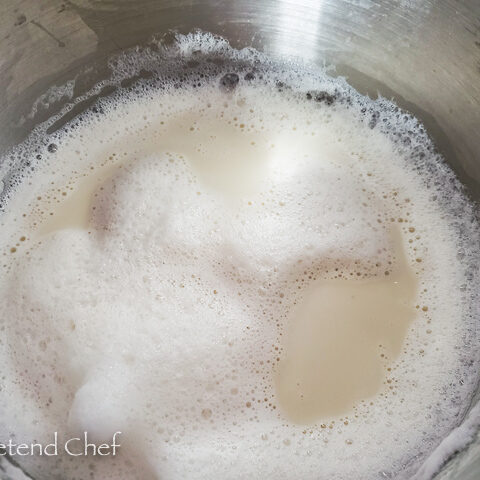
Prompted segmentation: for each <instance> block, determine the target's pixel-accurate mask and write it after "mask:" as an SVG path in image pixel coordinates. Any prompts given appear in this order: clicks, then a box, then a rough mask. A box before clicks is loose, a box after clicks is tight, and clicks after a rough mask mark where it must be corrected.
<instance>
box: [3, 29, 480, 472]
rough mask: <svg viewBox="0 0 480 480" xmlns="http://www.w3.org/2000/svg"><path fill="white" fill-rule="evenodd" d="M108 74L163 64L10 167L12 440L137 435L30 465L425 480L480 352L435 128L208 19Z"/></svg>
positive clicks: (467, 257)
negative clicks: (221, 32)
mask: <svg viewBox="0 0 480 480" xmlns="http://www.w3.org/2000/svg"><path fill="white" fill-rule="evenodd" d="M158 65H161V66H162V68H161V69H160V70H155V68H158ZM112 69H113V71H114V74H113V78H112V83H113V84H116V85H120V83H121V80H122V79H124V78H128V77H132V76H134V75H136V74H137V73H138V72H139V71H140V70H141V69H144V70H145V69H146V70H148V71H151V72H153V74H152V75H151V76H150V77H149V78H148V79H144V80H139V81H137V83H136V84H134V86H133V87H131V88H123V89H122V88H119V89H118V90H117V92H116V93H115V94H113V95H112V96H111V97H108V98H105V99H102V100H101V101H99V102H98V103H97V105H96V106H95V108H94V109H93V110H90V111H89V112H87V113H84V114H82V118H81V119H75V120H73V121H72V122H70V123H68V124H66V125H65V126H64V127H62V128H61V129H60V130H59V131H57V132H56V133H53V134H49V135H48V134H47V133H46V130H47V129H48V127H49V126H50V125H52V124H53V123H54V122H55V121H57V120H58V119H53V120H52V121H51V122H50V123H49V124H46V125H44V126H42V127H40V128H39V130H38V131H37V132H34V134H33V135H32V138H31V139H29V140H28V141H27V142H26V143H25V144H24V145H22V146H19V147H17V149H16V150H14V151H13V152H12V153H11V154H10V158H13V159H14V161H15V162H17V164H18V165H16V170H15V169H14V167H15V165H13V164H11V165H8V162H9V160H8V158H7V157H6V158H5V159H4V161H3V163H2V165H3V166H4V167H5V166H7V167H8V168H10V169H11V170H14V171H15V172H16V173H15V174H10V175H9V176H8V177H5V178H6V180H5V181H4V182H5V191H4V195H3V201H4V203H5V205H6V207H5V208H4V210H5V211H4V213H3V214H2V217H1V228H2V245H1V247H2V252H1V253H2V255H3V259H4V261H3V264H2V269H3V271H2V276H1V277H0V318H1V325H0V328H1V329H2V332H3V335H2V338H1V341H0V358H1V360H2V365H3V378H2V384H1V391H0V398H1V401H2V406H3V407H4V409H3V411H2V413H1V414H0V427H1V428H0V432H2V435H4V437H5V438H6V439H8V437H11V436H15V438H16V439H17V440H18V441H23V442H26V443H31V442H32V441H33V440H35V441H39V442H44V443H48V442H49V441H51V437H52V433H53V432H55V431H58V432H59V435H60V436H61V437H62V438H70V437H73V436H78V435H80V434H81V432H85V431H88V432H89V435H90V438H91V439H92V440H94V441H97V442H109V441H111V439H112V435H113V433H115V432H117V431H121V432H122V437H121V444H122V447H121V449H120V453H119V454H118V455H117V456H116V457H109V458H106V457H105V458H102V459H92V458H89V457H68V456H66V455H58V456H56V457H49V458H47V457H35V456H33V457H31V456H30V457H28V456H27V457H23V458H22V459H20V460H19V462H20V464H21V465H22V467H23V468H24V469H25V470H26V471H27V472H29V474H30V475H31V476H32V477H33V478H36V479H39V480H40V479H49V480H52V479H57V478H58V479H60V478H61V479H63V480H65V479H72V480H73V479H74V478H82V479H83V478H94V479H102V480H104V479H109V478H112V479H113V478H114V479H136V478H138V479H142V480H145V479H150V478H151V479H157V478H162V479H177V478H178V479H180V478H189V479H207V478H208V479H212V478H213V479H217V478H218V479H220V478H238V479H240V478H258V479H260V478H261V479H264V478H276V479H296V478H303V479H318V478H321V479H324V478H325V479H326V478H328V479H350V478H362V479H363V478H365V479H384V478H396V479H402V478H415V477H414V476H415V473H416V472H417V471H418V469H419V468H420V465H421V463H422V462H423V460H424V459H425V458H427V457H429V456H430V459H431V458H432V455H434V452H435V447H436V446H437V445H438V443H439V442H440V440H441V439H442V438H444V437H445V436H446V435H448V433H449V432H450V431H451V430H452V428H454V427H456V426H457V425H458V424H459V423H460V420H461V419H462V417H463V415H464V413H465V409H466V406H467V405H468V401H469V399H470V398H471V392H472V391H473V388H474V385H475V382H476V372H477V369H478V355H477V353H476V345H477V340H478V339H477V337H476V333H475V332H476V327H477V317H476V314H475V312H476V311H475V308H476V305H477V303H476V302H477V300H478V299H477V292H476V291H475V279H476V276H475V275H476V273H475V272H474V271H473V270H472V269H471V265H475V264H478V262H477V260H478V250H477V247H478V242H472V239H474V238H477V236H478V227H477V224H476V222H475V220H474V218H473V214H472V210H471V207H470V205H469V204H468V202H467V201H466V199H465V198H464V197H463V195H462V193H461V191H460V190H459V188H458V185H457V184H456V181H455V179H454V177H453V174H452V173H451V172H450V171H449V170H448V169H447V168H446V167H445V165H444V164H443V163H442V160H441V158H440V157H439V156H438V155H437V154H436V153H435V152H434V149H433V148H432V145H431V142H430V140H429V139H428V137H427V136H426V134H425V132H424V129H423V127H422V126H421V125H420V124H419V123H418V122H417V121H416V120H415V119H414V118H412V117H411V116H409V115H408V114H406V113H405V112H402V111H401V110H399V109H398V107H396V106H395V105H393V104H391V103H389V102H387V101H384V100H381V99H380V100H378V101H372V100H370V99H367V98H364V97H361V96H360V95H358V94H357V93H356V92H355V91H354V90H352V89H351V88H350V87H348V85H347V84H346V82H345V81H344V80H342V79H332V78H330V77H329V76H328V75H327V74H326V72H324V71H318V70H311V69H308V68H307V67H304V66H298V65H292V64H276V63H273V62H271V61H270V60H269V59H268V58H266V57H263V56H261V55H260V54H258V53H257V52H253V51H250V50H249V51H241V52H238V51H235V50H232V49H230V47H228V45H226V43H225V42H224V41H223V40H221V39H218V38H214V37H212V36H210V35H206V34H195V35H191V36H188V37H180V38H179V39H177V42H176V43H175V44H174V45H173V46H170V47H168V48H166V47H163V46H161V45H160V46H159V48H157V49H152V50H149V49H147V50H145V51H135V52H132V53H127V54H125V55H124V56H121V57H118V58H117V59H116V60H115V62H114V63H112ZM12 162H13V160H12ZM27 164H28V166H33V172H32V173H28V171H29V170H28V168H26V166H25V165H27ZM432 452H433V453H432ZM442 455H443V456H444V452H443V453H442ZM442 458H443V457H442ZM433 465H435V462H433ZM429 469H430V471H435V468H434V467H432V461H430V464H429ZM419 475H423V474H422V473H420V474H419ZM418 478H425V477H422V476H419V477H418Z"/></svg>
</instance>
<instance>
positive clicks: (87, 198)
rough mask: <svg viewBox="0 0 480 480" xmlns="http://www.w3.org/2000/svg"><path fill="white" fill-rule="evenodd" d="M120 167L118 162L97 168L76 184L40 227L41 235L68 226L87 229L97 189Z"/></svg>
mask: <svg viewBox="0 0 480 480" xmlns="http://www.w3.org/2000/svg"><path fill="white" fill-rule="evenodd" d="M119 168H120V166H119V165H117V164H110V165H106V166H104V167H101V168H97V169H95V170H94V171H93V172H92V173H91V174H89V175H87V176H86V177H84V178H83V179H82V180H81V181H79V182H78V184H77V185H76V186H75V190H74V191H73V192H72V194H71V195H70V196H69V197H68V198H67V199H66V200H65V201H63V202H62V203H61V204H60V205H59V206H58V207H57V208H56V209H55V211H54V212H53V215H52V216H51V217H48V218H47V219H46V220H45V221H44V222H43V223H42V225H41V227H40V229H39V233H40V235H46V234H48V233H52V232H55V231H57V230H63V229H67V228H77V229H87V228H88V226H89V224H90V218H91V205H92V200H93V195H94V193H95V191H96V190H97V189H98V188H99V187H100V186H101V185H102V184H103V183H105V182H106V181H107V179H108V178H110V177H111V176H112V175H114V173H115V172H116V171H117V170H118V169H119Z"/></svg>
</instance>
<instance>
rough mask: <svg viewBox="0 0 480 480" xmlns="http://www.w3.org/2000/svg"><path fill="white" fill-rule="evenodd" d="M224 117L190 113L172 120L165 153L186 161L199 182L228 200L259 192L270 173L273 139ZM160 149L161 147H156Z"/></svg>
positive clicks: (165, 138) (164, 139) (164, 137)
mask: <svg viewBox="0 0 480 480" xmlns="http://www.w3.org/2000/svg"><path fill="white" fill-rule="evenodd" d="M246 130H247V127H246V126H242V127H240V126H234V125H230V124H228V123H227V122H225V120H223V119H221V118H215V117H213V118H208V117H207V118H202V119H201V121H199V117H198V115H197V114H194V113H186V114H184V115H182V116H181V117H180V118H179V119H177V120H175V121H171V122H169V123H168V125H167V126H166V128H165V132H164V133H163V135H162V141H161V150H163V151H164V152H167V151H168V152H174V153H176V154H177V155H182V156H183V157H185V158H186V160H187V161H188V163H189V165H190V166H191V168H192V170H193V172H194V173H195V175H196V176H197V177H198V179H199V180H200V181H201V182H202V183H203V184H204V185H205V186H207V187H210V188H213V189H215V190H216V191H217V192H221V193H222V194H223V195H225V196H227V197H239V196H244V195H248V194H251V193H255V192H257V191H258V190H259V189H260V185H261V182H262V179H263V178H265V175H266V174H267V171H268V163H269V158H270V156H271V150H270V145H271V139H269V138H268V136H267V135H266V134H261V133H258V132H250V131H246ZM156 148H157V149H158V145H157V147H156Z"/></svg>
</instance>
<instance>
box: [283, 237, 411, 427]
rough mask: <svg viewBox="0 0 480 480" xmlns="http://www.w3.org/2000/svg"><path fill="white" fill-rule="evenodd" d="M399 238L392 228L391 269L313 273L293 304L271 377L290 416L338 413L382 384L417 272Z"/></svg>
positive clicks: (397, 348)
mask: <svg viewBox="0 0 480 480" xmlns="http://www.w3.org/2000/svg"><path fill="white" fill-rule="evenodd" d="M401 242H402V240H401V237H400V234H399V233H398V232H395V247H396V248H395V250H396V252H395V253H396V258H397V262H398V263H397V266H396V268H395V269H394V271H393V272H392V273H390V272H388V273H389V275H385V276H383V277H380V278H373V279H368V280H350V279H335V280H318V281H316V282H314V283H313V284H312V285H311V286H310V287H309V288H308V290H307V292H306V293H305V294H304V295H305V298H303V299H302V301H301V302H300V304H299V305H296V306H295V307H294V309H293V312H292V318H291V319H289V322H290V325H289V327H288V329H289V332H288V334H287V339H286V340H285V357H284V359H283V360H282V361H281V363H280V365H279V367H278V371H277V375H276V379H275V380H276V388H277V397H278V401H279V403H280V405H281V406H282V407H283V408H284V409H285V412H286V413H287V414H288V416H289V418H291V419H292V420H294V421H296V422H301V423H305V424H308V423H312V422H314V421H315V420H317V419H319V418H325V416H328V415H330V416H334V415H341V414H343V413H345V412H349V411H350V410H351V408H352V406H353V405H355V403H357V402H359V401H361V400H362V399H365V398H370V397H371V396H372V395H374V394H375V393H377V392H378V391H379V390H380V388H381V386H382V383H383V382H384V381H385V367H386V366H387V365H389V364H390V363H391V362H392V360H395V359H396V358H397V357H398V355H399V354H400V352H401V349H402V346H403V342H404V340H405V335H406V333H407V329H408V327H409V326H410V323H411V321H412V320H413V319H414V318H415V308H414V305H415V299H416V297H417V294H418V290H417V279H416V276H415V273H414V272H413V271H412V269H411V268H410V267H409V265H408V260H407V258H406V257H405V255H404V252H403V246H402V245H401ZM392 380H393V379H392V378H391V376H388V380H387V382H388V383H391V382H392Z"/></svg>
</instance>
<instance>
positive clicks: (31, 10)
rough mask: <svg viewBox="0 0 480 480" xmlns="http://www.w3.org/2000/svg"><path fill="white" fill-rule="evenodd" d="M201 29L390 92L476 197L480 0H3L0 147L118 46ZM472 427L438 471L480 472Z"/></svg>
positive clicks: (89, 81) (71, 91)
mask: <svg viewBox="0 0 480 480" xmlns="http://www.w3.org/2000/svg"><path fill="white" fill-rule="evenodd" d="M195 28H200V29H202V30H205V31H211V32H213V33H217V34H220V35H222V36H224V37H225V38H227V39H228V40H229V41H230V43H231V44H232V46H234V47H244V46H253V47H255V48H257V49H259V50H262V51H265V52H267V53H270V54H272V55H279V56H294V57H301V58H303V59H306V60H308V61H311V62H316V63H321V62H327V63H331V64H334V65H335V66H336V73H337V74H339V75H344V76H346V77H347V78H348V81H349V82H350V83H351V84H352V85H353V86H354V87H355V88H356V89H357V90H359V91H360V92H362V93H368V94H369V95H370V96H376V95H377V94H381V95H383V96H385V97H389V98H394V100H395V102H396V103H397V104H399V105H400V106H401V107H403V108H405V109H406V110H409V111H410V112H412V113H413V114H414V115H416V116H417V117H418V118H420V119H421V120H422V121H423V122H424V124H425V125H426V126H427V129H428V131H429V132H430V134H431V136H432V137H433V139H434V141H435V142H436V144H437V146H438V148H439V150H440V151H441V152H442V153H443V154H444V156H445V157H446V159H447V161H448V162H449V163H450V164H451V165H452V167H453V168H454V169H455V171H456V172H457V174H458V176H459V178H460V180H461V181H462V182H463V183H464V184H465V185H466V186H467V188H468V190H469V193H470V195H471V196H472V198H473V199H474V200H475V201H478V200H479V199H480V134H479V131H480V0H290V1H289V0H41V1H39V0H0V87H1V88H0V151H4V150H5V149H7V148H8V147H10V146H12V145H14V144H16V143H18V142H19V141H21V140H22V139H23V138H25V136H26V135H27V134H28V133H29V132H30V131H31V130H32V128H33V127H34V126H35V125H37V124H38V123H39V122H42V121H44V120H46V119H47V118H48V117H50V116H51V115H53V114H55V113H56V112H58V111H59V110H60V109H61V107H62V106H63V105H64V104H65V102H67V101H71V100H72V99H74V98H76V97H78V96H80V95H82V94H83V93H84V92H85V91H87V90H89V89H90V88H91V87H92V85H94V84H95V83H96V82H98V81H99V80H101V79H103V78H104V77H106V76H107V75H108V68H107V62H106V60H107V58H108V57H109V56H110V55H112V54H113V53H115V52H119V51H121V50H123V49H126V48H129V47H132V46H134V45H141V44H144V43H146V42H147V41H148V40H149V39H150V38H151V36H152V35H153V34H163V33H165V32H167V31H169V30H170V29H175V30H177V31H179V32H181V33H187V32H189V31H191V30H193V29H195ZM72 79H75V83H74V84H73V83H67V82H68V81H70V80H72ZM66 83H67V88H65V89H64V95H62V94H60V95H59V94H58V90H57V91H56V93H55V96H53V93H52V90H49V89H50V88H51V87H52V86H55V85H56V86H60V85H64V84H66ZM42 95H43V96H42ZM1 185H2V184H1V183H0V188H1ZM479 397H480V394H477V398H476V399H474V401H473V403H472V406H473V405H474V404H475V403H476V401H477V400H478V398H479ZM476 436H477V439H476V441H475V442H474V443H472V444H471V445H470V446H469V447H466V448H465V449H464V450H463V451H462V452H459V453H457V454H455V455H453V457H452V458H451V459H450V460H449V461H448V462H447V463H446V465H445V467H444V468H443V470H442V472H440V473H439V474H438V475H437V478H439V479H447V478H448V479H454V478H455V479H462V480H468V479H470V480H473V479H477V478H480V434H479V433H478V432H477V435H476ZM3 467H4V468H6V469H8V471H9V472H12V471H13V470H14V469H13V470H12V468H11V467H7V466H6V464H4V465H3ZM1 468H2V467H1V466H0V469H1ZM0 475H2V473H1V471H0ZM5 475H7V476H6V477H5V478H11V477H9V475H13V474H11V473H6V474H5Z"/></svg>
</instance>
